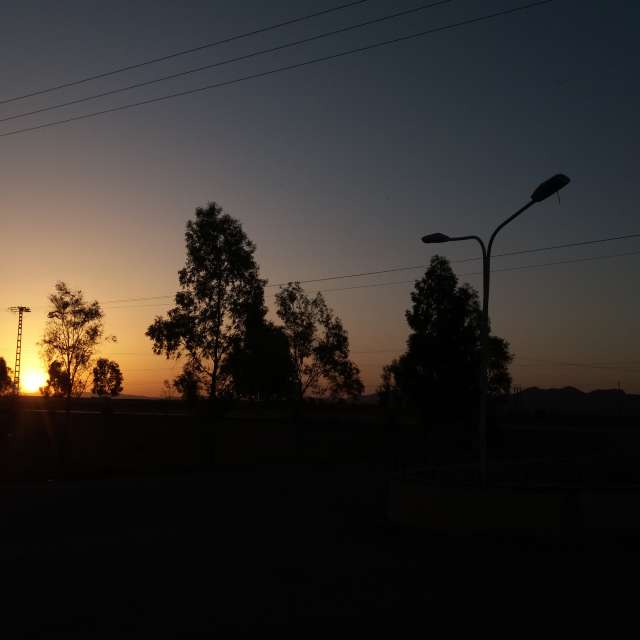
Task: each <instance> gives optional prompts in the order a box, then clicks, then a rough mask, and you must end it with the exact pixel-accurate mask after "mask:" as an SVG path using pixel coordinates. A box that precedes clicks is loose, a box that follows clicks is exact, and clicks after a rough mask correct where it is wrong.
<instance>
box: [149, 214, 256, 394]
mask: <svg viewBox="0 0 640 640" xmlns="http://www.w3.org/2000/svg"><path fill="white" fill-rule="evenodd" d="M185 240H186V252H187V256H186V262H185V266H184V268H183V269H181V270H180V271H179V272H178V279H179V283H180V291H178V293H176V296H175V307H174V308H173V309H171V310H170V311H169V312H168V314H167V317H166V318H163V317H160V316H158V317H156V319H155V321H154V322H153V324H152V325H151V326H150V327H149V328H148V329H147V332H146V335H147V336H148V337H149V338H150V339H151V340H152V341H153V351H154V353H156V354H158V355H160V354H164V355H165V356H166V357H167V358H172V357H173V358H180V357H183V356H184V357H185V358H186V364H185V366H184V369H183V373H182V376H179V377H178V378H177V379H176V385H178V388H180V389H182V390H183V391H184V390H185V389H189V391H190V393H191V392H195V393H196V394H199V393H200V392H201V391H202V390H204V392H205V393H206V394H207V395H208V397H209V398H210V399H215V398H218V397H220V396H222V395H225V394H226V393H227V392H228V391H229V380H228V376H227V375H225V372H226V369H225V367H224V364H225V361H226V359H227V357H228V355H229V353H230V351H231V349H232V346H233V344H234V340H235V339H236V338H237V336H238V334H239V333H240V332H241V331H242V326H243V322H242V321H243V318H244V317H245V315H246V313H247V310H248V307H249V306H250V305H251V302H252V300H253V299H255V296H256V295H257V294H256V292H257V291H262V290H263V289H264V284H265V281H264V280H261V279H260V278H259V276H258V266H257V264H256V262H255V259H254V253H255V245H254V244H253V243H252V242H251V241H250V240H249V239H248V238H247V236H246V234H245V233H244V231H243V229H242V226H241V224H240V223H239V222H238V221H237V220H235V219H234V218H232V217H231V216H230V215H228V214H226V213H224V212H223V210H222V207H220V206H219V205H217V204H216V203H215V202H212V203H210V204H209V205H208V206H207V207H206V208H198V209H196V215H195V220H189V221H188V222H187V230H186V234H185ZM185 385H186V386H185ZM194 387H195V388H194Z"/></svg>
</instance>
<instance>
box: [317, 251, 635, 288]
mask: <svg viewBox="0 0 640 640" xmlns="http://www.w3.org/2000/svg"><path fill="white" fill-rule="evenodd" d="M637 255H640V251H628V252H626V253H613V254H609V255H606V256H589V257H587V258H574V259H572V260H558V261H557V262H542V263H540V264H526V265H521V266H518V267H505V268H502V269H491V273H502V272H506V271H526V270H529V269H540V268H542V267H555V266H558V265H564V264H575V263H579V262H593V261H596V260H610V259H611V258H622V257H626V256H637ZM481 275H482V271H472V272H469V273H461V274H459V277H461V278H462V277H466V276H481ZM413 283H415V279H414V280H397V281H395V282H379V283H375V284H360V285H355V286H353V287H339V288H336V289H321V290H320V291H321V292H322V293H329V292H333V291H352V290H354V289H374V288H376V287H389V286H392V285H398V284H413Z"/></svg>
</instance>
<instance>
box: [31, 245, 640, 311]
mask: <svg viewBox="0 0 640 640" xmlns="http://www.w3.org/2000/svg"><path fill="white" fill-rule="evenodd" d="M638 237H640V233H628V234H625V235H620V236H610V237H608V238H597V239H594V240H582V241H579V242H568V243H565V244H557V245H549V246H546V247H534V248H532V249H520V250H518V251H508V252H506V253H498V254H496V255H494V258H499V257H507V256H509V257H510V256H517V255H525V254H529V253H539V252H542V251H553V250H557V249H566V248H570V247H580V246H586V245H591V244H600V243H604V242H613V241H617V240H627V239H631V238H638ZM632 255H637V252H635V251H632V252H626V253H616V254H607V255H605V256H588V257H586V258H576V259H572V260H568V261H559V262H551V263H541V264H537V265H523V266H521V267H509V268H504V269H493V270H492V272H496V271H498V272H500V271H511V270H519V269H523V268H524V269H533V268H538V267H543V266H553V265H560V264H569V263H572V262H588V261H593V260H604V259H610V258H618V257H624V256H632ZM478 260H480V258H462V259H460V260H451V263H452V264H462V263H466V262H474V261H478ZM427 267H429V265H428V264H420V265H412V266H407V267H394V268H392V269H379V270H377V271H361V272H358V273H347V274H340V275H337V276H327V277H324V278H313V279H308V280H298V281H297V282H299V283H300V284H313V283H316V282H329V281H332V280H345V279H349V278H361V277H366V276H376V275H383V274H387V273H396V272H400V271H413V270H416V269H426V268H427ZM470 275H479V272H472V273H464V274H460V276H463V277H464V276H470ZM291 282H293V281H291ZM413 282H415V280H402V281H398V282H390V283H377V284H372V285H360V286H357V287H346V288H342V289H325V290H324V291H343V290H349V289H352V288H356V289H357V288H365V287H380V286H390V285H395V284H411V283H413ZM287 284H288V282H281V283H277V284H268V285H266V286H267V287H281V286H285V285H287ZM174 297H175V295H160V296H138V297H135V298H114V299H111V300H105V301H103V303H102V304H103V305H121V303H122V306H110V308H111V309H136V308H148V307H159V306H166V305H164V304H162V305H160V304H144V305H129V304H126V303H130V302H147V301H151V300H158V301H159V300H168V301H170V300H173V298H174ZM167 304H170V303H169V302H168V303H167ZM33 308H36V309H37V308H40V307H33Z"/></svg>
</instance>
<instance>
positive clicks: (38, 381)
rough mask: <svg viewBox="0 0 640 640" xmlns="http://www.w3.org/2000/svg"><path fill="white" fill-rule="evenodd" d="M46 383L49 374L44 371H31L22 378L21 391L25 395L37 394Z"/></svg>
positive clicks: (26, 372)
mask: <svg viewBox="0 0 640 640" xmlns="http://www.w3.org/2000/svg"><path fill="white" fill-rule="evenodd" d="M46 382H47V374H46V373H45V372H44V371H43V370H42V369H29V370H27V371H25V373H24V375H23V376H22V377H21V380H20V387H21V389H20V390H21V391H24V392H25V393H37V392H38V390H39V389H40V387H43V386H44V385H45V384H46Z"/></svg>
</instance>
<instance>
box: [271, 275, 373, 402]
mask: <svg viewBox="0 0 640 640" xmlns="http://www.w3.org/2000/svg"><path fill="white" fill-rule="evenodd" d="M276 304H277V314H278V316H279V318H280V319H281V320H282V322H283V330H284V333H285V335H286V337H287V338H288V341H289V350H290V353H291V360H292V362H293V366H294V371H293V373H294V377H295V385H296V391H297V394H298V396H299V398H302V397H304V395H305V394H306V393H308V392H309V391H312V392H314V393H315V394H316V395H325V394H326V393H328V394H329V395H330V396H331V397H333V398H338V397H343V396H347V397H351V398H354V397H357V396H359V395H361V394H362V392H363V390H364V386H363V384H362V380H361V379H360V371H359V369H358V367H357V366H356V365H355V364H354V363H353V362H352V361H351V360H350V359H349V337H348V335H347V332H346V331H345V329H344V327H343V326H342V321H341V320H340V318H338V317H336V316H335V315H334V314H333V312H332V311H331V309H329V307H328V306H327V304H326V302H325V300H324V297H323V296H322V294H321V293H317V294H316V296H315V297H314V298H309V296H307V295H306V293H305V292H304V290H303V289H302V287H301V286H300V283H299V282H294V283H289V284H288V285H287V286H285V287H282V288H281V289H280V291H279V292H278V293H277V294H276Z"/></svg>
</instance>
